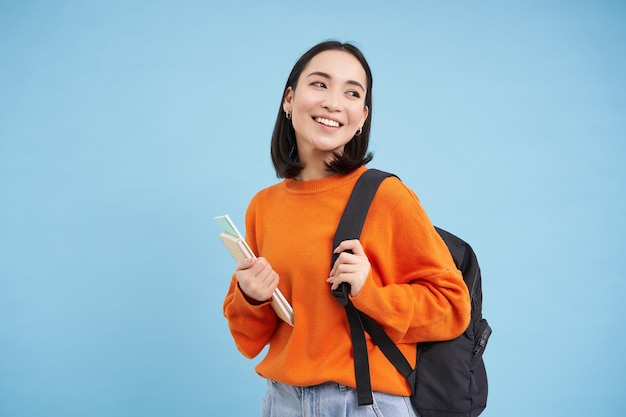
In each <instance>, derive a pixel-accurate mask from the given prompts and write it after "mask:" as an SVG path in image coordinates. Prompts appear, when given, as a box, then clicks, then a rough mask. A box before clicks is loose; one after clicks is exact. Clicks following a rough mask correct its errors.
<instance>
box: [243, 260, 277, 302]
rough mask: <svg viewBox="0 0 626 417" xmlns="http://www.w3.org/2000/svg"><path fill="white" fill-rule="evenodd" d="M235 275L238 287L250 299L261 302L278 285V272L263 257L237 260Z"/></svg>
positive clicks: (266, 298)
mask: <svg viewBox="0 0 626 417" xmlns="http://www.w3.org/2000/svg"><path fill="white" fill-rule="evenodd" d="M235 275H236V276H237V282H238V283H239V288H241V290H242V291H243V293H244V294H245V295H246V296H247V297H248V298H250V299H251V301H256V302H259V303H262V302H265V301H267V300H269V299H270V298H272V294H273V293H274V290H275V289H276V287H278V274H277V273H276V272H275V271H274V270H273V269H272V266H271V265H270V264H269V262H267V259H265V258H257V259H252V258H249V259H246V260H244V261H242V262H238V263H237V266H236V267H235Z"/></svg>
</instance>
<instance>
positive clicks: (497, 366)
mask: <svg viewBox="0 0 626 417" xmlns="http://www.w3.org/2000/svg"><path fill="white" fill-rule="evenodd" d="M223 3H224V4H218V3H217V2H209V1H188V0H185V1H178V2H168V1H109V2H95V1H94V2H88V1H56V2H47V1H10V0H1V1H0V415H1V416H6V417H27V416H28V417H30V416H47V417H56V416H63V417H73V416H81V417H82V416H92V417H97V416H107V417H108V416H133V417H136V416H153V417H156V416H207V415H234V416H243V415H250V416H252V415H258V409H259V403H260V400H261V397H262V396H263V394H264V390H265V388H264V382H263V381H262V380H261V378H259V377H257V376H256V374H255V373H254V365H255V364H256V363H258V361H259V359H260V358H256V359H255V360H252V361H250V360H247V359H244V358H243V357H242V356H241V355H240V354H239V353H238V352H237V351H236V349H235V347H234V344H233V342H232V339H231V337H230V335H229V333H228V329H227V326H226V322H225V320H224V319H223V316H222V312H221V303H222V300H223V297H224V295H225V293H226V290H227V286H228V282H229V278H230V274H231V273H232V270H233V263H232V259H231V258H230V257H229V255H228V254H227V252H226V251H225V249H224V248H223V247H222V246H221V243H220V242H219V240H218V239H217V233H218V228H217V226H216V225H215V224H214V223H213V220H212V218H213V216H215V215H219V214H224V213H229V214H230V215H231V216H232V217H233V218H234V219H235V221H236V222H237V223H238V224H240V225H241V226H243V214H244V211H245V208H246V205H247V203H248V200H249V199H250V198H251V196H252V195H253V193H254V192H255V191H257V190H258V189H260V188H262V187H265V186H267V185H270V184H272V183H274V182H275V181H276V178H275V176H274V173H273V169H272V166H271V163H270V158H269V136H270V134H271V129H272V126H273V121H274V118H275V116H276V112H277V110H278V106H279V102H280V97H281V94H282V91H281V89H282V87H283V85H284V82H285V80H286V77H287V75H288V72H289V70H290V69H291V66H292V65H293V63H294V62H295V60H296V59H297V58H298V57H299V56H300V55H301V53H303V52H304V51H305V50H306V49H308V47H310V46H312V45H313V44H315V43H317V42H319V41H321V40H324V39H327V38H337V39H339V40H342V41H352V42H354V43H355V44H357V45H358V46H359V47H361V48H362V50H363V51H364V53H365V55H366V56H367V58H368V60H369V62H370V65H371V66H372V69H373V72H374V107H373V132H372V150H373V151H374V153H375V158H374V161H373V163H372V164H371V166H375V167H378V168H382V169H386V170H390V171H393V172H396V173H397V174H398V175H399V176H400V177H401V178H402V179H403V180H404V181H405V182H406V183H407V184H409V185H410V186H411V187H412V188H413V189H414V190H415V191H416V192H417V193H418V195H419V196H420V198H421V200H422V203H423V204H424V206H425V207H426V209H427V211H428V212H429V214H430V216H431V218H432V220H433V221H434V223H436V224H437V225H439V226H441V227H444V228H447V229H449V230H451V231H453V232H455V233H456V234H458V235H459V236H461V237H463V238H465V239H466V240H468V241H469V242H471V243H472V245H473V246H474V249H475V250H476V252H477V253H478V256H479V259H480V261H481V267H482V271H483V279H484V284H483V285H484V288H483V290H484V297H485V305H484V313H485V315H486V317H487V318H488V319H489V320H490V322H491V324H492V326H493V328H494V334H493V337H492V340H491V341H490V344H489V348H488V350H487V352H486V355H485V358H486V362H487V366H488V370H489V377H490V387H491V391H490V401H489V407H488V409H487V411H485V413H484V414H483V415H484V416H487V417H489V416H509V417H515V416H526V415H532V416H546V417H553V416H557V415H564V416H565V415H567V416H588V415H597V416H623V415H626V400H625V399H624V398H625V397H624V395H623V394H624V391H625V389H626V384H625V383H624V378H623V374H624V372H625V371H626V359H625V358H624V354H623V350H624V348H623V336H622V335H623V333H624V330H626V329H625V327H626V326H625V324H626V311H625V310H626V309H625V308H624V303H623V300H624V293H625V291H626V283H625V282H626V280H625V279H624V278H625V277H624V272H623V268H622V265H623V254H624V252H625V250H626V244H625V243H624V242H625V240H624V234H625V232H626V227H625V220H624V219H625V215H626V203H625V197H626V193H625V185H624V184H625V180H626V168H625V164H624V157H625V151H626V134H625V133H624V132H626V118H625V117H624V115H625V114H626V82H625V77H624V74H626V58H625V57H626V54H624V47H625V46H626V25H624V22H626V4H624V2H620V1H602V0H599V1H526V2H514V1H498V2H496V1H481V0H479V1H474V2H458V1H440V2H423V1H415V2H413V1H405V2H402V1H386V2H379V1H367V0H366V1H337V0H333V1H329V0H322V1H318V2H315V3H310V2H309V3H307V2H294V1H275V2H272V3H271V4H263V2H253V1H250V2H244V1H232V2H223Z"/></svg>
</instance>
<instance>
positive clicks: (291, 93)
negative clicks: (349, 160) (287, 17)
mask: <svg viewBox="0 0 626 417" xmlns="http://www.w3.org/2000/svg"><path fill="white" fill-rule="evenodd" d="M364 85H368V80H367V75H366V74H365V70H364V69H363V67H362V66H361V64H360V62H359V61H358V60H357V59H356V58H355V57H354V56H353V55H352V54H350V53H348V52H344V51H341V50H328V51H324V52H321V53H319V54H318V55H316V56H314V57H313V59H311V61H310V62H309V63H308V65H307V66H306V68H305V69H304V70H303V73H302V74H301V75H300V77H299V79H298V83H297V88H296V86H293V87H292V86H289V87H287V90H286V92H285V96H284V99H283V110H284V111H285V114H286V115H291V116H287V117H288V118H290V119H291V121H292V123H293V129H294V131H295V132H296V135H295V136H296V146H297V149H298V157H299V161H300V162H301V163H302V165H303V169H302V171H301V172H300V174H299V175H298V176H297V177H296V178H297V179H303V180H307V179H308V180H311V179H319V178H323V177H327V176H329V175H331V174H332V171H329V170H328V169H327V167H328V165H329V163H330V162H332V161H333V159H334V158H335V157H336V155H341V154H342V153H343V148H344V146H345V145H346V143H348V142H349V141H351V140H352V139H353V138H355V136H356V135H357V133H359V134H360V132H362V130H363V124H364V123H365V120H367V115H368V113H369V108H368V107H367V106H366V105H365V97H366V95H367V90H366V88H365V87H363V86H364ZM357 140H358V139H357Z"/></svg>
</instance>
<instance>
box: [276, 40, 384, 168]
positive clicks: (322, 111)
mask: <svg viewBox="0 0 626 417" xmlns="http://www.w3.org/2000/svg"><path fill="white" fill-rule="evenodd" d="M334 58H338V59H339V61H337V62H335V61H333V59H334ZM301 90H302V91H301ZM305 90H306V91H305ZM309 91H310V93H309ZM301 93H302V94H301ZM315 93H317V94H315ZM300 95H302V96H303V98H302V99H303V100H304V99H307V100H313V98H316V99H317V100H318V101H317V103H316V104H317V105H318V106H319V107H318V108H317V109H311V111H312V112H313V113H309V114H308V115H302V116H301V115H300V113H298V114H295V115H294V114H293V112H294V108H293V106H294V98H295V99H296V102H295V105H296V106H298V105H299V100H300ZM296 96H297V97H296ZM308 97H311V98H308ZM320 100H321V101H320ZM329 100H330V101H329ZM311 105H312V103H311ZM328 106H330V108H329V107H328ZM341 106H344V108H343V109H342V108H341ZM346 109H350V111H351V112H352V113H351V114H353V113H354V114H353V115H352V117H351V118H350V120H348V121H350V122H351V124H350V126H348V127H346V126H345V124H346V122H345V119H346V118H347V116H346V114H344V113H345V111H346ZM295 111H297V108H296V110H295ZM357 112H358V116H357V115H356V113H357ZM293 116H296V118H297V120H293ZM324 116H325V117H324ZM300 117H305V118H308V119H307V121H309V120H310V118H311V117H317V118H319V120H317V122H318V123H320V122H321V118H325V119H326V120H328V122H327V125H328V124H329V123H332V122H334V123H336V124H341V123H342V120H337V119H344V120H343V126H342V129H341V130H342V132H341V135H344V136H346V137H347V136H348V135H350V136H349V139H348V141H347V143H344V144H343V145H342V146H340V147H339V148H340V149H336V150H339V152H334V153H333V155H331V157H329V156H328V154H327V153H326V154H323V155H319V158H320V160H319V161H318V165H316V171H318V173H317V175H318V176H326V175H328V174H329V173H333V172H340V173H349V172H352V171H353V170H354V169H355V168H357V167H359V166H361V165H365V164H367V163H368V162H369V161H371V159H372V155H371V154H369V153H368V147H369V134H370V126H371V119H372V72H371V70H370V67H369V65H368V63H367V61H366V59H365V57H364V56H363V54H362V53H361V51H360V50H359V49H357V48H355V47H354V46H352V45H350V44H342V43H339V42H334V41H330V42H324V43H321V44H318V45H316V46H314V47H313V48H311V49H310V50H309V51H308V52H307V53H305V54H304V55H303V56H302V57H301V58H300V60H298V62H296V64H295V65H294V67H293V69H292V71H291V74H289V78H288V79H287V83H286V85H285V89H284V93H283V97H282V99H281V103H280V106H279V109H278V115H277V117H276V124H275V127H274V133H273V135H272V148H271V150H272V161H273V163H274V167H275V168H276V174H277V175H278V176H279V177H280V178H295V177H298V176H299V175H301V171H302V170H303V169H304V168H305V167H306V165H305V164H304V163H303V158H304V157H305V155H304V153H303V152H300V149H299V146H301V144H300V143H299V141H298V137H297V133H296V127H297V125H296V123H297V124H298V125H299V124H300V122H301V121H300V120H299V118H300ZM360 118H362V121H361V122H359V123H354V122H355V120H354V119H360ZM292 120H293V123H292ZM302 134H304V132H302ZM354 136H358V140H350V139H352V138H353V137H354ZM302 146H304V144H302ZM322 161H323V162H324V165H326V166H324V167H321V166H320V165H321V164H319V162H322ZM311 163H314V162H312V161H311ZM320 168H323V170H321V171H320ZM326 168H328V169H326Z"/></svg>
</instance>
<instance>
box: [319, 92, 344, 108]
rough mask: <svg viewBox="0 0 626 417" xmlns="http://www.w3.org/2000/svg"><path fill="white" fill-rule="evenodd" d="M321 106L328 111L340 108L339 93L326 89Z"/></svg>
mask: <svg viewBox="0 0 626 417" xmlns="http://www.w3.org/2000/svg"><path fill="white" fill-rule="evenodd" d="M322 106H323V107H325V108H326V109H328V110H329V111H337V110H340V108H341V93H339V92H337V91H332V90H328V92H327V94H326V96H325V97H324V101H323V102H322Z"/></svg>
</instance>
